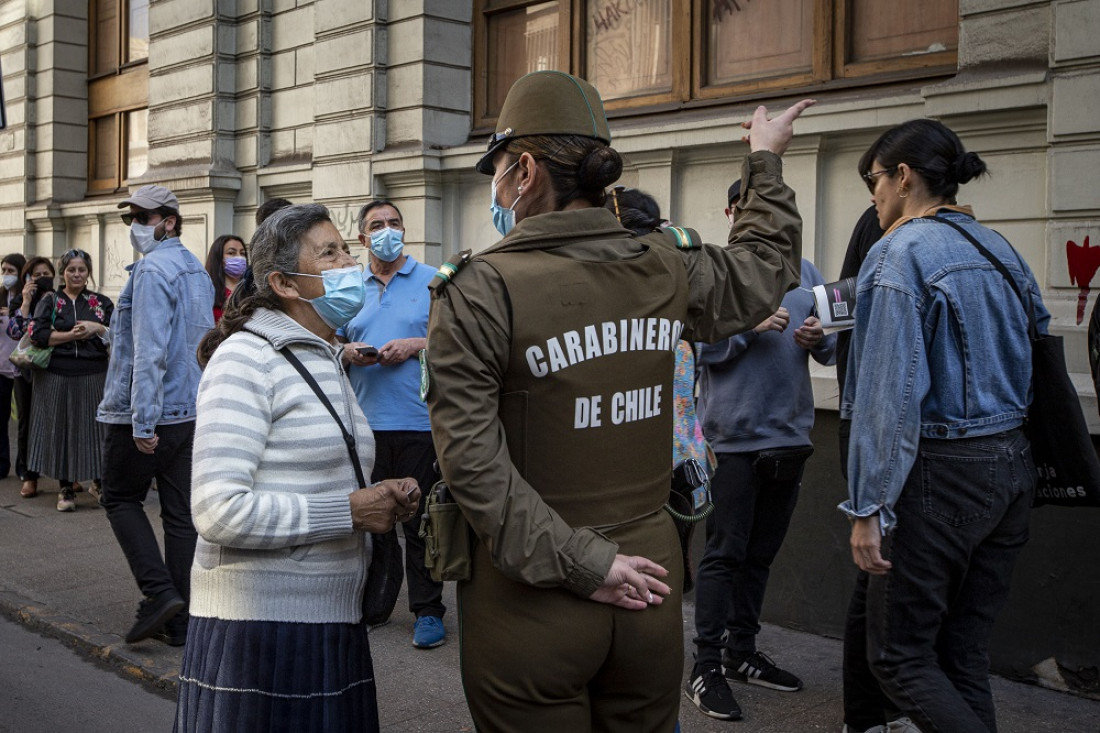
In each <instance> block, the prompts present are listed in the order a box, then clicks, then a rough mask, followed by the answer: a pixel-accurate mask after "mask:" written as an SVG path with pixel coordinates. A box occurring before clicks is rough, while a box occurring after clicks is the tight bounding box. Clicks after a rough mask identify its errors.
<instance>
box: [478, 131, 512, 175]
mask: <svg viewBox="0 0 1100 733" xmlns="http://www.w3.org/2000/svg"><path fill="white" fill-rule="evenodd" d="M514 139H515V138H505V139H503V140H497V141H496V143H494V144H493V145H492V146H491V147H490V148H489V152H487V153H485V155H483V156H481V160H479V161H478V162H477V165H475V166H474V170H476V171H477V172H478V173H484V174H485V175H487V176H491V175H493V158H495V157H496V155H497V153H498V152H500V149H501V148H503V147H504V146H505V145H507V144H508V142H509V141H510V140H514Z"/></svg>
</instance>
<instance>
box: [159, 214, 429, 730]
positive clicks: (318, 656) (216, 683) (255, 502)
mask: <svg viewBox="0 0 1100 733" xmlns="http://www.w3.org/2000/svg"><path fill="white" fill-rule="evenodd" d="M249 253H250V255H251V260H252V276H251V279H250V280H249V279H246V281H245V282H244V283H242V285H241V288H242V289H241V290H240V291H239V292H238V295H237V297H235V298H234V300H233V302H232V303H231V304H230V308H229V310H228V311H227V312H226V314H225V317H224V318H222V320H221V322H220V323H219V325H218V328H217V329H216V330H214V331H211V333H210V335H208V336H207V338H206V339H205V340H204V341H203V343H202V345H201V346H200V347H199V359H200V362H201V363H203V364H204V365H205V373H204V374H203V378H202V382H201V383H200V386H199V394H198V405H197V408H198V419H197V422H196V426H195V457H194V478H193V487H192V497H191V500H192V513H193V517H194V521H195V527H196V529H197V530H198V533H199V540H198V546H197V548H196V552H195V562H194V565H193V567H192V575H191V607H190V614H191V620H190V626H189V629H188V635H187V646H186V648H185V650H184V656H183V663H182V667H181V670H180V687H179V705H178V710H177V716H176V730H177V731H232V730H243V729H251V730H269V729H272V727H273V726H278V727H279V728H280V729H285V730H295V731H322V730H355V731H377V730H378V714H377V706H376V701H375V688H374V673H373V669H372V664H371V657H370V647H369V644H368V642H367V628H366V626H365V625H364V624H363V623H361V620H360V617H361V605H362V595H363V587H364V582H365V581H366V575H367V568H368V565H369V561H370V543H369V542H365V541H364V537H365V536H366V535H365V534H364V533H366V532H388V531H390V530H391V529H393V526H394V523H395V522H398V521H402V520H405V519H407V518H409V517H411V516H412V515H413V513H414V512H415V511H416V507H417V503H418V501H419V498H420V490H419V488H418V487H417V486H416V483H415V482H414V481H412V480H411V479H395V480H390V481H384V482H382V483H380V484H375V485H373V486H367V485H366V484H365V481H364V480H363V476H369V475H370V472H371V467H372V464H373V462H374V439H373V436H372V435H371V431H370V427H369V426H368V425H367V421H366V418H365V417H364V416H363V412H362V411H361V410H360V409H359V405H358V403H357V402H356V400H355V395H354V394H353V393H352V391H351V387H350V386H349V384H348V381H347V379H346V378H345V377H344V373H343V369H342V367H341V365H340V351H341V350H340V347H339V345H338V344H337V343H336V341H335V330H336V329H337V328H338V327H340V326H342V325H343V324H344V323H346V322H347V321H348V320H350V319H351V317H352V316H353V315H355V314H356V313H357V312H358V310H359V308H360V307H361V306H362V304H363V299H364V297H365V289H364V285H363V276H362V271H361V268H360V267H359V266H358V265H356V263H355V260H353V259H352V258H351V256H350V255H349V254H348V253H347V251H346V248H345V247H344V242H343V239H342V237H341V235H340V232H339V231H338V230H337V229H336V227H335V226H334V225H333V224H332V222H331V220H330V219H329V214H328V211H327V210H326V209H325V208H324V207H323V206H317V205H301V206H291V207H288V208H286V209H283V210H281V211H279V212H278V213H276V214H275V215H273V216H272V217H271V218H269V219H268V220H266V221H265V222H264V223H263V224H262V225H260V227H259V229H257V231H256V234H255V236H254V237H253V239H252V242H251V244H250V245H249ZM296 364H300V365H301V366H302V368H303V370H304V372H305V374H308V375H310V377H309V378H307V377H306V376H305V374H303V373H301V372H299V371H298V368H297V366H296ZM345 435H346V436H347V437H348V442H347V443H345Z"/></svg>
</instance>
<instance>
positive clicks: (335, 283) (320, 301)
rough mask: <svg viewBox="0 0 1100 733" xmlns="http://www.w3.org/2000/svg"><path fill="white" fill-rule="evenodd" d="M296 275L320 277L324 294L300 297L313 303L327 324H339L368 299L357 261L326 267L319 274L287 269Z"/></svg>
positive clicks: (334, 325)
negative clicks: (323, 286) (355, 262)
mask: <svg viewBox="0 0 1100 733" xmlns="http://www.w3.org/2000/svg"><path fill="white" fill-rule="evenodd" d="M286 274H287V275H296V276H298V277H319V278H321V280H322V281H324V285H325V294H324V295H319V296H317V297H316V298H302V297H301V296H299V299H300V300H304V301H305V302H307V303H309V304H310V305H312V306H313V310H315V311H317V315H319V316H320V317H321V320H322V321H324V322H325V323H326V324H328V326H329V328H340V327H341V326H344V325H346V324H347V322H348V321H350V320H351V319H352V318H355V316H357V315H358V314H359V311H361V310H363V304H364V303H366V302H367V285H366V283H365V282H363V269H362V267H360V266H359V265H352V266H351V267H338V268H336V269H334V270H325V271H324V272H322V273H321V274H320V275H310V274H309V273H305V272H288V273H286Z"/></svg>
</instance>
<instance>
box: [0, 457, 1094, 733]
mask: <svg viewBox="0 0 1100 733" xmlns="http://www.w3.org/2000/svg"><path fill="white" fill-rule="evenodd" d="M19 485H20V484H19V481H18V480H17V479H16V478H14V477H11V476H9V477H7V478H5V479H3V480H0V615H4V616H6V617H8V618H11V619H14V620H17V621H19V622H20V623H22V624H23V625H25V626H27V627H29V628H31V629H33V630H36V631H39V632H41V633H44V634H47V635H49V636H52V637H55V638H57V639H59V640H61V642H63V643H64V644H66V645H67V646H70V647H72V648H74V649H76V650H77V651H78V652H80V653H81V654H83V655H85V656H88V657H91V658H94V659H96V660H99V661H101V662H102V663H105V664H107V665H110V666H111V667H113V668H114V669H115V670H116V671H117V672H118V673H119V674H121V675H123V676H127V677H130V678H133V679H136V680H138V681H141V682H143V683H144V684H146V685H147V686H149V687H150V688H151V689H154V690H156V691H158V692H159V693H160V694H162V695H163V696H165V697H167V698H169V699H171V698H172V697H173V696H174V692H175V686H176V676H177V674H178V671H179V664H180V656H181V650H180V649H176V648H172V647H168V646H165V645H164V644H161V643H159V642H157V641H153V640H148V641H144V642H141V643H138V644H133V645H127V644H125V643H123V641H122V637H123V636H124V635H125V633H126V631H127V630H128V629H129V628H130V625H131V624H132V622H133V615H134V611H135V609H136V607H137V602H138V600H139V596H138V591H137V587H136V586H135V585H134V582H133V580H132V578H131V576H130V573H129V571H128V569H127V567H126V563H125V560H124V558H123V556H122V552H121V551H120V550H119V549H118V545H117V544H116V542H115V538H114V535H113V534H112V533H111V529H110V526H109V525H108V523H107V518H106V516H104V513H103V510H102V509H100V508H99V507H98V506H97V505H96V504H95V501H94V500H93V499H92V497H91V496H89V495H88V494H87V493H80V494H77V506H78V510H77V511H76V512H75V513H72V514H61V513H59V512H57V511H56V509H55V504H56V500H57V488H58V487H57V483H56V482H54V481H52V480H49V479H42V480H41V481H40V482H39V495H38V496H37V497H35V498H33V499H23V498H21V497H20V496H19ZM147 511H148V513H149V515H150V518H151V519H152V520H153V526H154V527H156V528H157V530H158V534H159V524H160V522H159V518H158V514H159V506H158V504H157V501H156V494H155V493H152V494H150V501H149V502H148V506H147ZM445 601H446V602H447V604H448V608H449V609H450V610H449V611H448V613H447V616H446V619H445V624H446V627H447V631H448V634H449V637H448V638H449V641H448V643H447V644H446V645H445V646H443V647H440V648H437V649H432V650H418V649H414V648H413V647H412V646H411V643H410V641H411V638H412V621H413V619H412V617H411V615H409V614H408V613H407V612H406V611H405V609H406V602H405V598H404V595H402V598H401V599H400V600H399V601H398V607H397V611H396V612H395V614H394V617H393V620H392V621H391V623H389V624H387V625H386V626H382V627H380V628H377V629H374V630H373V631H372V632H371V648H372V655H373V659H374V668H375V672H376V677H377V680H378V683H377V686H378V705H379V709H380V716H381V723H382V730H383V731H385V732H386V733H417V732H423V733H451V732H452V731H472V730H473V724H472V722H471V720H470V716H469V713H468V711H467V709H466V705H465V702H464V700H463V695H462V683H461V680H460V678H459V659H458V643H457V641H458V639H457V634H458V623H457V613H456V611H455V603H454V586H453V584H448V585H447V589H446V594H445ZM693 611H694V609H693V606H692V603H691V601H690V599H689V600H688V601H686V602H685V604H684V651H685V653H684V670H685V672H684V674H685V677H686V675H687V672H688V670H690V667H691V643H690V642H691V636H692V616H693ZM758 641H759V647H760V648H761V649H762V650H763V651H766V652H767V653H769V654H770V655H771V656H772V657H773V658H775V659H776V660H777V661H778V662H780V663H781V664H782V666H784V667H786V668H788V669H790V670H791V671H793V672H795V673H796V674H798V675H799V676H801V677H802V678H803V680H804V682H805V685H806V686H805V689H804V690H802V691H801V692H798V693H781V692H774V691H771V690H765V689H762V688H759V687H752V686H745V685H738V684H735V685H733V691H734V695H735V696H736V697H737V700H738V702H739V703H740V704H741V707H742V708H743V709H744V711H745V719H744V721H742V722H740V723H730V722H723V721H717V720H712V719H710V718H707V717H705V716H703V715H702V714H701V713H700V712H699V711H698V710H697V709H696V708H695V707H694V706H693V705H692V704H691V703H689V702H687V701H686V700H685V701H684V702H683V705H682V707H681V713H680V719H681V723H682V728H683V730H684V732H685V733H711V732H715V731H737V730H752V731H754V732H759V733H780V732H781V731H782V732H783V733H789V732H790V731H833V732H837V731H840V729H841V725H842V722H843V721H842V717H841V669H840V666H841V644H840V641H838V640H836V639H830V638H826V637H821V636H816V635H813V634H806V633H801V632H798V631H793V630H790V629H785V628H781V627H778V626H772V625H768V624H765V625H764V628H763V631H762V632H761V634H760V637H759V640H758ZM519 651H522V650H519ZM19 656H20V652H19V651H18V650H10V649H9V650H4V651H3V652H2V653H0V659H2V660H3V663H4V664H6V665H19V664H28V665H29V662H28V660H21V659H20V658H19ZM55 683H56V681H50V680H42V684H46V685H49V684H55ZM993 689H994V695H995V697H996V701H997V706H998V723H999V727H1000V731H1001V733H1043V732H1046V731H1049V732H1051V733H1055V732H1058V733H1096V731H1100V702H1098V701H1093V700H1087V699H1084V698H1079V697H1074V696H1071V695H1066V694H1063V693H1060V692H1055V691H1051V690H1046V689H1042V688H1039V687H1035V686H1032V685H1025V684H1020V683H1015V682H1009V681H1007V680H1003V679H999V678H994V679H993ZM73 694H79V692H78V691H75V690H74V691H73ZM47 700H48V698H46V697H43V698H42V699H40V700H39V699H34V698H21V699H20V702H19V704H20V705H29V706H34V705H42V706H45V705H48V702H47ZM517 733H521V732H517Z"/></svg>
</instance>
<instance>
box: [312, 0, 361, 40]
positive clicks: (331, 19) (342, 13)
mask: <svg viewBox="0 0 1100 733" xmlns="http://www.w3.org/2000/svg"><path fill="white" fill-rule="evenodd" d="M375 4H376V3H375V2H371V1H370V0H317V2H316V3H314V8H315V13H314V23H315V27H314V29H315V30H316V31H317V32H318V33H324V32H326V31H338V30H340V29H342V28H347V27H349V26H352V25H355V24H357V23H366V22H369V21H372V20H374V8H373V7H372V6H374V5H375Z"/></svg>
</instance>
